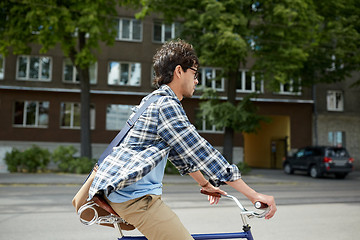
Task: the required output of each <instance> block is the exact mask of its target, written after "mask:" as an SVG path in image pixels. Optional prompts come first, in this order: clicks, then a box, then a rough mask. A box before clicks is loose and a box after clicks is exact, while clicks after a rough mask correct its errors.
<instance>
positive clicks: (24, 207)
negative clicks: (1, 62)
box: [0, 170, 360, 240]
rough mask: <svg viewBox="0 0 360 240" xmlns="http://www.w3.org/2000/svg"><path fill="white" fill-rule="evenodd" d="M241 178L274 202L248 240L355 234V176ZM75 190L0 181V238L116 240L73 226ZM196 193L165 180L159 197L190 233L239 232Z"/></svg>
mask: <svg viewBox="0 0 360 240" xmlns="http://www.w3.org/2000/svg"><path fill="white" fill-rule="evenodd" d="M0 178H1V177H0ZM243 178H244V180H245V181H246V182H248V184H249V185H250V186H252V187H253V188H255V189H256V190H257V191H259V192H262V193H267V194H271V195H274V196H275V198H276V201H277V204H278V212H277V213H276V215H275V217H274V218H273V219H271V220H268V221H267V220H263V219H250V220H249V223H250V224H251V226H252V229H253V234H254V237H255V239H291V240H297V239H327V240H329V239H330V240H331V239H342V240H346V239H357V238H358V236H359V235H360V228H359V227H358V225H359V222H360V216H359V214H360V184H359V183H360V173H359V172H355V173H354V174H351V175H349V177H348V178H346V179H344V180H336V179H333V178H331V177H328V178H322V179H312V178H310V177H308V176H306V175H293V176H287V175H284V174H283V173H282V172H281V171H276V170H270V171H269V170H256V171H254V172H253V173H252V174H251V175H249V176H244V177H243ZM6 179H9V177H7V178H6ZM26 181H30V180H26ZM4 182H5V183H4ZM78 188H79V185H77V184H73V183H71V182H70V183H66V182H64V183H61V184H49V183H46V182H45V183H41V181H40V182H35V183H34V182H24V181H22V182H21V181H19V182H16V181H12V182H6V181H5V180H4V181H2V183H0V239H7V240H12V239H27V240H35V239H36V240H39V239H52V240H53V239H54V240H56V239H78V240H82V239H84V240H85V239H86V240H92V239H94V240H95V239H96V240H98V239H104V240H106V239H109V240H110V239H113V240H114V239H116V237H117V234H116V232H115V230H113V229H111V228H107V227H100V226H90V227H88V226H83V225H82V224H81V223H80V222H79V220H78V218H77V215H76V214H75V212H74V209H73V207H72V205H71V199H72V197H73V195H74V193H75V192H76V191H77V189H78ZM224 189H225V190H226V191H227V192H228V193H229V194H232V195H235V196H237V197H239V199H240V200H241V201H242V202H243V204H244V205H245V207H248V208H250V207H251V206H250V203H249V201H247V200H246V199H245V198H244V197H242V196H241V195H240V194H238V193H236V192H234V191H233V190H231V189H230V188H228V187H224ZM198 192H199V187H198V186H197V185H196V184H194V183H192V182H191V181H183V182H179V181H166V184H165V185H164V194H163V199H164V201H165V202H166V203H167V204H168V205H169V206H170V207H171V208H173V209H174V211H175V212H176V213H177V214H178V215H179V217H180V219H181V220H182V221H183V223H184V225H185V226H186V227H187V228H188V229H189V231H190V232H192V233H203V232H227V231H240V230H241V220H240V218H239V212H238V211H237V209H236V207H235V205H234V204H233V203H232V202H231V201H230V200H227V199H223V200H222V201H221V202H220V204H219V205H217V206H209V204H208V203H207V201H206V196H203V195H201V194H199V193H198ZM129 234H130V235H136V234H138V232H136V231H135V232H130V233H129Z"/></svg>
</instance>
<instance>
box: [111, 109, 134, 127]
mask: <svg viewBox="0 0 360 240" xmlns="http://www.w3.org/2000/svg"><path fill="white" fill-rule="evenodd" d="M115 105H116V106H122V107H124V108H125V109H122V111H118V112H115V113H108V110H109V107H110V108H111V106H115ZM133 107H134V105H127V104H109V105H107V107H106V126H105V128H106V130H109V131H114V130H121V129H122V128H123V127H124V126H125V124H126V121H127V120H128V118H129V116H130V115H131V114H132V112H133V111H132V108H133ZM109 114H111V116H110V115H109ZM109 117H112V118H115V119H113V123H114V124H115V127H111V126H109V124H110V122H109V121H110V120H109V119H108V118H109ZM111 124H112V123H111Z"/></svg>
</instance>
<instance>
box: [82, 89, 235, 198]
mask: <svg viewBox="0 0 360 240" xmlns="http://www.w3.org/2000/svg"><path fill="white" fill-rule="evenodd" d="M153 94H157V95H161V96H162V97H160V98H159V99H158V100H157V101H156V102H154V103H152V104H150V106H149V107H148V108H147V109H146V110H145V111H144V113H143V114H142V115H141V116H140V117H139V119H138V120H137V122H136V123H135V125H134V126H133V128H132V129H130V131H129V132H128V134H127V135H126V136H125V138H124V139H123V141H122V143H121V144H120V145H119V146H118V147H115V148H114V149H113V151H112V153H111V154H109V155H108V156H107V157H106V158H105V159H104V161H103V162H102V164H101V165H100V166H99V169H98V170H97V173H96V176H95V179H94V181H93V183H92V185H91V188H90V191H89V199H91V198H92V197H93V196H94V195H95V194H96V193H97V192H99V191H103V192H104V193H105V194H106V195H108V194H109V193H110V192H111V191H112V190H120V189H122V188H124V187H126V186H129V185H131V184H133V183H135V182H137V181H138V180H140V179H141V178H142V177H144V176H145V175H146V174H148V173H149V172H150V171H151V170H152V169H153V168H155V167H156V166H157V164H158V163H159V162H160V161H161V160H162V159H164V158H166V157H167V158H168V160H169V161H171V162H172V164H174V165H175V167H176V168H177V169H178V170H179V172H180V174H181V175H184V174H188V173H191V172H195V171H198V170H201V171H202V172H203V173H204V174H205V175H207V176H208V177H209V178H210V179H211V180H212V181H213V182H215V183H216V184H219V183H220V182H225V181H235V180H237V179H239V178H240V177H241V175H240V172H239V169H238V168H237V167H236V166H235V165H230V164H229V163H228V162H227V161H226V160H225V158H224V157H223V156H222V155H221V154H220V152H219V151H217V150H216V149H215V148H214V147H213V146H211V145H210V144H209V143H208V142H207V141H206V140H205V139H204V138H203V137H201V136H200V135H199V134H198V132H197V131H196V129H195V127H194V126H193V125H192V124H191V123H190V121H189V119H188V118H187V116H186V114H185V111H184V109H183V107H182V105H181V103H180V101H179V99H178V98H177V97H176V95H175V93H174V92H173V91H172V90H171V88H170V87H168V86H167V85H162V86H161V87H160V88H159V89H158V90H155V91H154V92H153V93H151V94H149V95H148V96H147V97H145V98H144V99H143V100H142V102H141V103H140V105H141V104H143V103H144V102H145V101H146V100H147V99H148V98H149V97H150V96H151V95H153ZM138 109H139V108H138V107H135V108H134V112H136V111H137V110H138ZM133 114H134V113H133ZM130 117H131V116H130Z"/></svg>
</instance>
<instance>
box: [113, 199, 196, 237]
mask: <svg viewBox="0 0 360 240" xmlns="http://www.w3.org/2000/svg"><path fill="white" fill-rule="evenodd" d="M108 202H109V204H110V205H111V207H112V208H113V209H114V211H115V212H117V213H118V214H119V215H120V216H121V217H122V218H123V219H124V220H125V221H127V222H128V223H130V224H132V225H134V226H135V227H136V228H137V229H138V230H139V231H140V232H141V233H142V234H144V236H145V237H146V238H147V239H148V240H192V239H193V238H192V237H191V235H190V233H189V232H188V231H187V230H186V228H185V227H184V226H183V224H182V223H181V221H180V219H179V218H178V216H177V215H176V214H175V213H174V212H173V211H172V210H171V209H170V208H169V207H168V206H167V205H166V204H165V203H164V202H163V201H162V200H161V196H157V195H146V196H143V197H140V198H136V199H133V200H129V201H126V202H123V203H113V202H110V201H109V200H108Z"/></svg>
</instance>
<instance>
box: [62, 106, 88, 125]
mask: <svg viewBox="0 0 360 240" xmlns="http://www.w3.org/2000/svg"><path fill="white" fill-rule="evenodd" d="M60 111H61V112H60V126H61V127H62V128H74V129H80V126H81V113H80V112H81V104H80V103H73V102H62V103H61V104H60ZM90 128H91V129H95V107H94V105H92V104H91V105H90Z"/></svg>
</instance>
